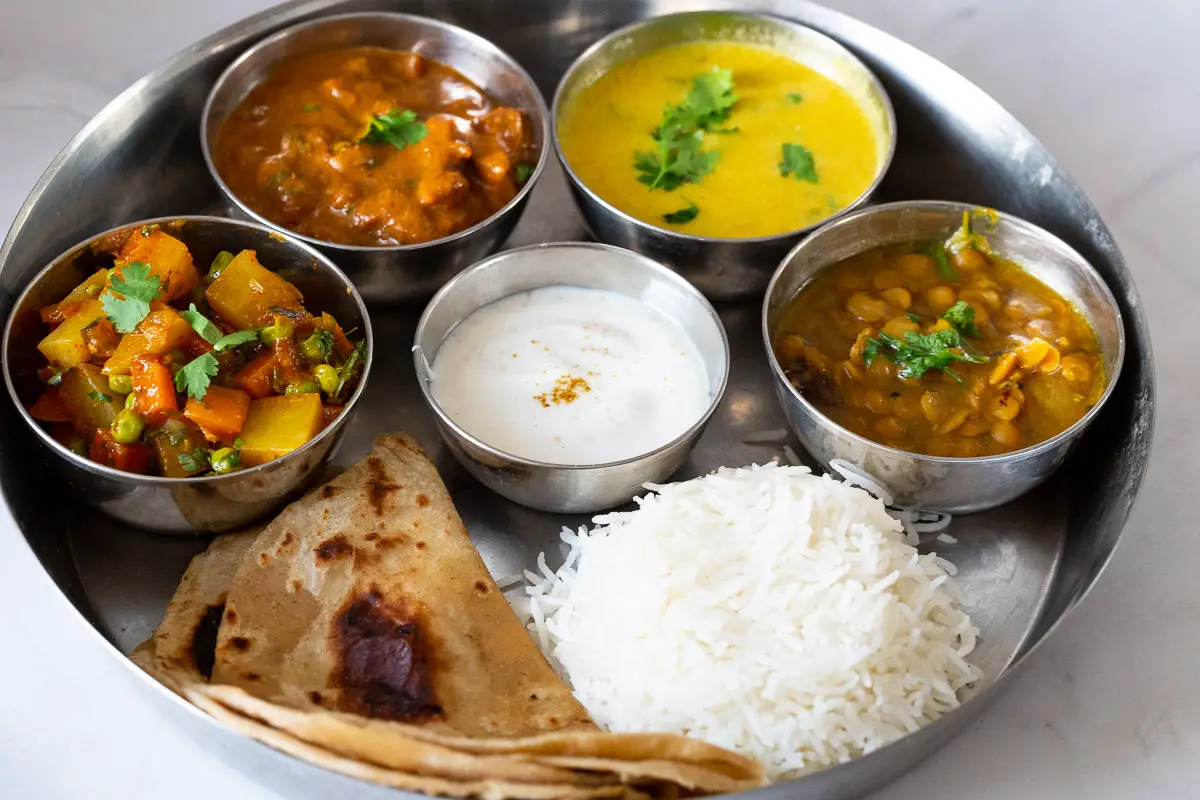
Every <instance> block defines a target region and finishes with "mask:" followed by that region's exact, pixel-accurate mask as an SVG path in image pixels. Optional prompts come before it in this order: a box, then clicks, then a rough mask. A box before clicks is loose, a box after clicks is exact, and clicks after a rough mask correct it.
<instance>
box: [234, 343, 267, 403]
mask: <svg viewBox="0 0 1200 800" xmlns="http://www.w3.org/2000/svg"><path fill="white" fill-rule="evenodd" d="M274 377H275V353H273V352H272V351H270V350H268V351H267V352H265V353H263V354H262V355H260V356H259V357H258V358H256V359H254V360H253V361H251V362H250V363H249V364H247V365H246V366H244V367H242V368H241V370H240V371H239V372H238V373H237V374H236V375H234V376H233V382H234V383H236V384H237V385H238V386H239V387H241V389H242V390H243V391H245V392H246V394H248V395H250V396H251V397H253V398H254V399H255V400H261V399H262V398H264V397H270V396H271V395H273V394H275V390H274V389H273V388H272V386H271V384H272V381H273V379H274Z"/></svg>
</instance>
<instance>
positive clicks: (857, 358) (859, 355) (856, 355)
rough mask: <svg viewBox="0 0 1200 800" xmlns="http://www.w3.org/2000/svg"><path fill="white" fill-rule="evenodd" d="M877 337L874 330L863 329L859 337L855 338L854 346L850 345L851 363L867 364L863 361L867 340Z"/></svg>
mask: <svg viewBox="0 0 1200 800" xmlns="http://www.w3.org/2000/svg"><path fill="white" fill-rule="evenodd" d="M874 335H875V329H874V328H863V329H862V330H861V331H859V332H858V336H856V337H854V344H852V345H850V361H851V362H853V363H855V364H863V363H866V362H865V361H864V359H863V348H865V347H866V346H867V340H868V339H870V338H871V337H872V336H874Z"/></svg>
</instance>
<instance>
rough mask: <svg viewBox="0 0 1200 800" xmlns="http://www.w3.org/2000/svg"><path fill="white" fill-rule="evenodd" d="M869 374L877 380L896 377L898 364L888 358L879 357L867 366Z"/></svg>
mask: <svg viewBox="0 0 1200 800" xmlns="http://www.w3.org/2000/svg"><path fill="white" fill-rule="evenodd" d="M867 374H868V375H870V376H871V377H872V378H874V379H875V380H877V381H890V380H892V379H893V378H895V377H896V365H895V364H893V363H892V362H891V361H888V360H887V359H886V358H877V359H875V360H874V361H872V362H871V365H870V366H869V367H867Z"/></svg>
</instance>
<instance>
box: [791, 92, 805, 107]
mask: <svg viewBox="0 0 1200 800" xmlns="http://www.w3.org/2000/svg"><path fill="white" fill-rule="evenodd" d="M787 99H788V102H789V103H792V104H793V105H799V104H800V103H802V102H803V101H804V95H802V94H800V93H799V92H788V96H787Z"/></svg>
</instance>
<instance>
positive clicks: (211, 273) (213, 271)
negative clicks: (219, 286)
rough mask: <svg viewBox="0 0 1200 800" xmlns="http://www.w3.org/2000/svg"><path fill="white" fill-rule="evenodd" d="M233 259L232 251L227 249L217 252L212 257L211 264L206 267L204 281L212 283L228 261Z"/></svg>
mask: <svg viewBox="0 0 1200 800" xmlns="http://www.w3.org/2000/svg"><path fill="white" fill-rule="evenodd" d="M230 261H233V253H231V252H229V251H228V250H222V251H221V252H219V253H217V257H216V258H214V259H213V261H212V266H211V267H209V268H208V274H207V275H205V276H204V280H205V282H206V283H212V282H213V281H215V280H216V279H217V278H219V277H220V276H221V270H223V269H225V268H226V267H228V266H229V262H230Z"/></svg>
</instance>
